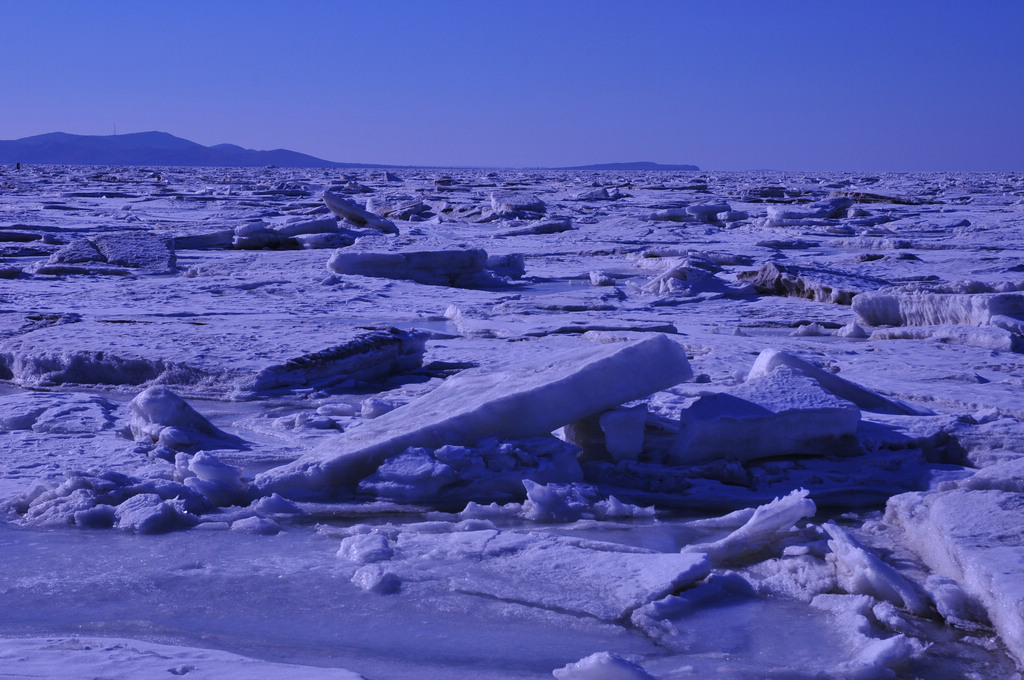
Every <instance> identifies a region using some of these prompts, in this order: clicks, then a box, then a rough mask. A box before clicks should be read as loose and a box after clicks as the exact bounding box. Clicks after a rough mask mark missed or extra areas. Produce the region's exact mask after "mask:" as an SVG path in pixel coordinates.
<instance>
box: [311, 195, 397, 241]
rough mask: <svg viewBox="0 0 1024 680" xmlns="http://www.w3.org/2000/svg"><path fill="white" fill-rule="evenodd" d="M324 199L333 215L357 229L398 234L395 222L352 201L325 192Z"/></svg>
mask: <svg viewBox="0 0 1024 680" xmlns="http://www.w3.org/2000/svg"><path fill="white" fill-rule="evenodd" d="M323 199H324V205H326V206H327V207H328V208H329V209H330V211H331V212H332V213H334V214H335V215H337V216H338V217H339V218H341V219H343V220H345V221H346V222H347V223H349V224H352V225H355V226H357V227H365V228H367V229H376V230H377V231H379V232H382V233H385V234H397V233H398V227H396V226H395V223H394V222H392V221H391V220H388V219H384V218H383V217H381V216H379V215H375V214H373V213H372V212H370V211H368V210H365V209H363V208H361V207H360V206H358V205H356V203H355V202H353V201H350V200H348V199H347V198H344V197H342V196H339V195H337V194H333V193H331V192H330V191H325V192H324V195H323Z"/></svg>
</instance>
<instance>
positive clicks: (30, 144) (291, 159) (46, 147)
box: [0, 132, 700, 172]
mask: <svg viewBox="0 0 1024 680" xmlns="http://www.w3.org/2000/svg"><path fill="white" fill-rule="evenodd" d="M15 163H23V164H30V165H154V166H160V165H164V166H167V165H169V166H176V165H177V166H205V167H225V168H237V167H263V166H267V165H275V166H277V167H279V168H394V167H399V166H394V165H379V164H375V163H336V162H334V161H325V160H324V159H322V158H316V157H315V156H309V155H306V154H304V153H298V152H296V151H288V150H287V149H274V150H273V151H255V150H253V149H243V148H242V147H240V146H237V145H235V144H215V145H214V146H203V145H202V144H197V143H196V142H191V141H189V140H187V139H182V138H181V137H175V136H174V135H172V134H168V133H166V132H134V133H131V134H127V135H69V134H67V133H65V132H50V133H48V134H45V135H36V136H34V137H23V138H22V139H14V140H7V141H3V140H0V164H3V165H13V164H15ZM405 167H412V166H405ZM549 169H553V170H610V171H614V172H621V171H637V170H639V171H647V170H672V171H688V170H700V168H698V167H697V166H696V165H661V164H659V163H603V164H599V165H579V166H575V167H570V168H549Z"/></svg>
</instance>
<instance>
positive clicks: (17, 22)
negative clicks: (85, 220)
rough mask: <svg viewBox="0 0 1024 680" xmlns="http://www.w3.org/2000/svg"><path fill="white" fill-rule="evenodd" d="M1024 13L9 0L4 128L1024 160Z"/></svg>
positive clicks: (922, 165) (887, 162)
mask: <svg viewBox="0 0 1024 680" xmlns="http://www.w3.org/2000/svg"><path fill="white" fill-rule="evenodd" d="M1022 33H1024V1H1022V0H1002V1H1001V0H979V1H978V2H968V1H967V0H955V1H950V0H922V1H917V0H884V1H877V2H876V1H874V0H857V1H856V2H853V1H840V0H836V1H832V0H814V1H807V2H795V1H793V2H788V1H785V0H756V1H750V2H742V1H730V0H721V1H719V0H699V1H698V0H694V1H689V0H664V1H660V2H659V1H654V0H624V1H622V2H607V1H602V0H580V1H578V2H574V1H568V0H538V1H535V0H509V1H505V0H459V1H456V0H451V1H447V2H446V1H441V0H438V1H434V2H430V1H426V0H424V1H422V2H411V1H406V0H374V1H371V0H366V1H363V2H355V1H343V0H330V1H318V0H306V1H299V0H294V1H291V2H283V1H281V2H274V1H268V0H246V1H244V2H243V1H235V0H203V1H201V2H187V1H176V2H162V1H159V2H157V1H154V2H150V1H148V0H131V1H129V2H105V1H103V0H89V1H85V0H82V1H74V2H53V1H51V0H33V1H32V2H19V1H17V0H0V139H16V138H20V137H26V136H30V135H36V134H41V133H45V132H56V131H61V132H70V133H76V134H89V135H106V134H113V133H114V131H115V129H116V131H117V132H118V133H121V134H123V133H127V132H143V131H148V130H160V131H164V132H170V133H172V134H174V135H177V136H180V137H185V138H187V139H191V140H193V141H196V142H199V143H201V144H206V145H212V144H218V143H222V142H228V143H234V144H239V145H241V146H244V147H247V148H253V149H273V148H287V149H292V150H295V151H301V152H304V153H309V154H312V155H315V156H319V157H321V158H325V159H328V160H334V161H342V162H366V163H387V164H401V165H446V166H453V165H458V166H503V167H528V166H534V167H535V166H563V165H580V164H589V163H605V162H624V161H641V160H642V161H655V162H660V163H694V164H697V165H699V166H700V167H701V168H704V169H709V170H745V169H762V168H774V169H780V170H809V171H821V170H869V171H885V170H897V171H902V170H908V171H915V170H978V171H986V170H992V171H998V170H1024V35H1022Z"/></svg>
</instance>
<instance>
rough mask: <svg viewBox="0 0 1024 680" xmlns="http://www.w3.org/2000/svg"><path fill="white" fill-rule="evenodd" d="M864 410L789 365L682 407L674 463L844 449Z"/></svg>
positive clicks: (746, 458)
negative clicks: (844, 440) (845, 439)
mask: <svg viewBox="0 0 1024 680" xmlns="http://www.w3.org/2000/svg"><path fill="white" fill-rule="evenodd" d="M859 422H860V409H858V408H857V407H856V406H855V405H854V404H852V403H850V402H849V401H846V400H845V399H840V398H838V397H836V396H835V395H833V394H832V393H830V392H827V391H826V390H824V389H822V387H821V386H820V385H819V384H818V382H816V381H815V380H813V379H811V378H809V377H807V376H806V375H804V374H803V373H801V372H799V371H795V370H793V369H791V368H789V367H779V368H777V369H776V370H774V371H771V372H769V373H767V374H764V375H761V376H759V377H756V378H754V379H752V380H748V381H747V382H745V383H744V384H743V385H741V386H740V387H738V388H736V389H734V390H732V391H731V392H730V393H726V392H720V393H711V394H705V395H702V396H701V397H699V398H698V399H697V400H696V401H695V402H694V403H693V404H692V405H691V406H690V407H689V408H686V409H684V410H683V411H682V413H681V415H680V421H679V433H678V435H677V436H676V440H675V443H674V444H673V446H672V450H671V452H670V454H669V455H670V459H671V461H672V462H674V463H679V464H684V463H685V464H689V463H700V462H703V461H707V460H713V459H715V458H723V457H729V458H736V459H738V460H751V459H755V458H765V457H771V456H789V455H793V454H801V453H803V454H808V453H811V454H822V453H833V452H835V451H837V450H840V449H841V448H842V447H843V445H844V442H843V441H842V440H843V439H844V438H847V439H848V438H850V437H852V436H853V435H854V433H856V431H857V425H858V423H859Z"/></svg>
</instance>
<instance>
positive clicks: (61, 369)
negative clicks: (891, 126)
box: [0, 167, 1024, 680]
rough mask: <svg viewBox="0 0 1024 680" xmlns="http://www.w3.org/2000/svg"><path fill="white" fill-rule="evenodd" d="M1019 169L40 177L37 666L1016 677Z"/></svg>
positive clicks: (26, 581)
mask: <svg viewBox="0 0 1024 680" xmlns="http://www.w3.org/2000/svg"><path fill="white" fill-rule="evenodd" d="M1022 196H1024V178H1022V177H1021V176H1019V175H1013V174H1004V175H969V174H929V175H896V174H894V175H881V176H868V175H860V174H824V175H811V174H796V173H791V174H783V173H699V172H680V173H675V172H664V171H663V172H640V171H635V172H610V171H605V172H591V171H532V172H526V171H522V172H515V171H494V172H491V171H485V170H464V171H463V170H445V171H443V172H442V171H431V170H413V169H403V170H397V171H393V172H387V173H383V172H377V171H363V170H359V171H351V172H342V171H338V170H313V169H276V168H262V169H208V168H204V169H183V168H118V167H107V168H78V167H38V168H26V167H23V168H22V169H21V171H19V172H14V171H13V170H11V169H7V168H4V169H0V197H2V200H0V301H2V303H3V304H0V555H2V558H0V559H2V561H3V566H4V568H3V569H2V570H0V611H2V612H3V615H2V616H0V667H2V668H3V671H4V672H5V673H8V674H12V675H14V676H24V677H28V676H32V675H39V674H44V675H49V676H51V677H67V678H72V677H74V678H77V677H84V676H90V675H91V676H101V677H113V678H133V677H144V676H145V677H148V676H160V675H167V674H176V675H187V676H189V677H268V678H272V677H314V678H320V677H323V678H355V677H364V678H368V679H371V680H373V679H376V678H380V679H384V678H387V679H392V678H398V679H401V678H416V679H423V678H451V677H473V678H485V679H486V678H551V677H556V678H572V679H595V680H599V679H605V678H625V679H629V680H635V679H640V678H658V679H664V680H670V679H676V678H702V677H726V678H762V677H786V678H789V677H808V678H809V677H830V678H850V677H857V678H860V677H863V678H867V677H870V678H884V677H894V678H915V677H928V678H962V677H986V678H988V677H993V678H995V677H999V678H1002V677H1014V674H1015V673H1017V672H1018V669H1020V668H1022V667H1024V592H1022V590H1021V587H1020V585H1019V584H1020V582H1021V576H1022V575H1021V573H1020V572H1021V568H1020V565H1021V563H1022V561H1024V552H1022V551H1024V547H1022V546H1021V541H1020V540H1019V536H1020V527H1021V526H1022V524H1024V503H1022V502H1021V498H1022V495H1021V494H1022V493H1024V481H1022V480H1024V472H1022V465H1024V408H1022V406H1021V400H1020V394H1021V389H1022V387H1024V340H1022V338H1024V325H1022V324H1024V321H1022V318H1024V311H1022V310H1024V302H1022V300H1024V297H1022V296H1024V273H1022V271H1024V265H1022V264H1021V263H1022V262H1024V260H1022V256H1024V246H1021V243H1024V238H1022V237H1024V199H1022ZM915 197H917V198H915Z"/></svg>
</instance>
